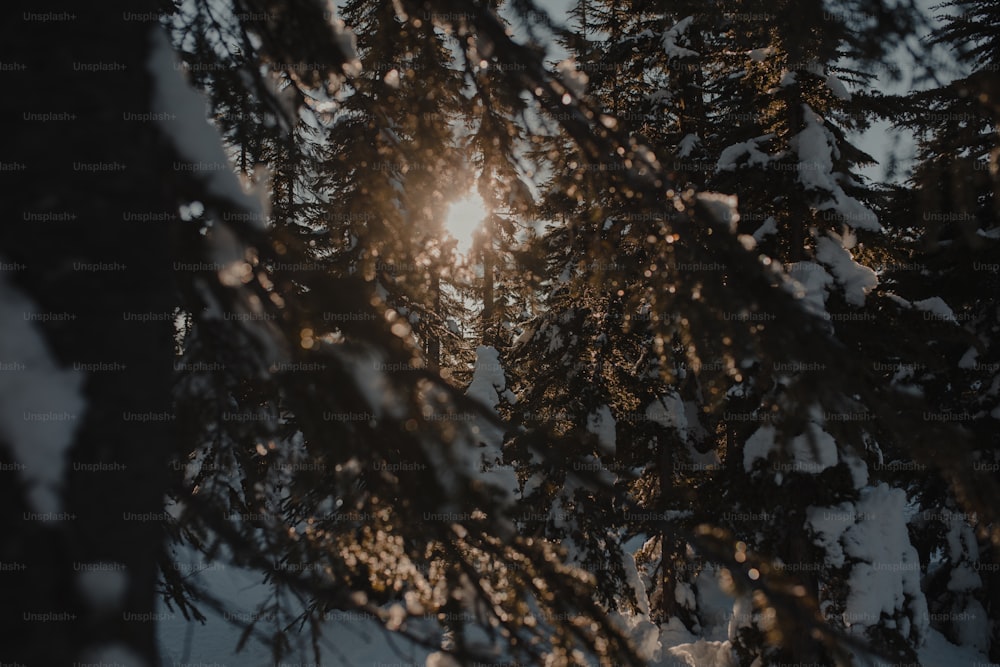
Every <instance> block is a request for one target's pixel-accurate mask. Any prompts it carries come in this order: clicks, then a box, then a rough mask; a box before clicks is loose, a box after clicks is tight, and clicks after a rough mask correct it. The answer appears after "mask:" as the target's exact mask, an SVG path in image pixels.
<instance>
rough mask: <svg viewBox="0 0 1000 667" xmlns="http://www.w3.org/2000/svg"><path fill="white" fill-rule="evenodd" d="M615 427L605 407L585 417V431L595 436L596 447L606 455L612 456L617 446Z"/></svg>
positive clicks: (609, 412)
mask: <svg viewBox="0 0 1000 667" xmlns="http://www.w3.org/2000/svg"><path fill="white" fill-rule="evenodd" d="M615 425H616V422H615V418H614V416H612V414H611V408H609V407H608V406H607V405H602V406H601V407H599V408H597V410H595V411H594V412H592V413H591V414H590V415H589V416H588V417H587V431H589V432H590V433H593V434H594V435H596V436H597V443H598V445H599V446H600V448H601V450H602V451H603V452H605V453H607V454H614V452H615V446H616V445H617V441H618V436H617V434H616V432H615Z"/></svg>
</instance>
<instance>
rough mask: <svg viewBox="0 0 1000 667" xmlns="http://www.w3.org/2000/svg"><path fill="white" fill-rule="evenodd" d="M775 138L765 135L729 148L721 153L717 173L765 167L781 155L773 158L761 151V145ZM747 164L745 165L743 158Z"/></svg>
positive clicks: (716, 168) (716, 166)
mask: <svg viewBox="0 0 1000 667" xmlns="http://www.w3.org/2000/svg"><path fill="white" fill-rule="evenodd" d="M773 138H774V135H773V134H765V135H762V136H759V137H756V138H754V139H749V140H747V141H742V142H740V143H738V144H733V145H732V146H728V147H726V148H725V149H723V151H722V152H721V153H719V160H718V162H717V163H716V165H715V170H716V171H733V170H735V169H736V167H738V166H746V167H765V166H767V164H768V163H769V162H770V161H771V160H773V159H776V158H778V157H780V155H775V156H771V155H768V154H767V153H765V152H763V151H762V150H760V144H761V143H763V142H765V141H770V140H771V139H773ZM744 156H746V162H745V163H743V157H744Z"/></svg>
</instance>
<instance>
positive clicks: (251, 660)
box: [157, 554, 430, 667]
mask: <svg viewBox="0 0 1000 667" xmlns="http://www.w3.org/2000/svg"><path fill="white" fill-rule="evenodd" d="M188 556H189V558H190V560H188V561H187V562H185V563H184V567H185V569H187V568H190V569H191V570H192V571H195V570H200V572H199V574H198V575H197V576H198V577H199V581H201V582H202V583H203V584H204V585H206V586H207V588H208V589H209V591H210V592H211V594H213V595H215V596H217V597H218V598H219V599H221V600H224V601H228V602H229V603H230V604H231V607H232V608H231V609H230V610H229V611H228V612H227V614H226V616H228V618H229V619H232V620H237V621H239V620H244V619H249V618H252V614H253V613H254V611H255V609H256V607H257V604H258V603H260V602H261V601H263V600H265V599H266V597H267V594H268V588H267V586H266V585H265V584H264V583H263V582H262V578H261V576H260V575H259V574H255V573H253V572H250V571H248V570H242V569H239V568H234V567H230V566H225V567H222V566H220V565H218V564H216V565H210V566H206V565H205V564H204V563H203V562H201V561H200V560H199V559H198V558H197V557H196V556H195V555H194V554H189V555H188ZM202 568H204V569H202ZM200 608H201V609H202V611H203V612H204V613H205V615H206V616H207V617H208V620H207V622H206V623H205V624H201V623H197V622H188V621H185V620H184V617H183V616H182V615H181V614H179V613H177V612H176V611H174V612H171V611H170V610H169V609H167V607H166V606H165V605H162V604H161V606H160V608H159V609H158V610H157V611H158V626H157V634H158V638H159V643H160V659H161V661H162V663H163V666H164V667H307V666H309V665H315V664H316V663H315V661H314V658H313V654H312V651H311V649H310V648H309V646H308V639H309V638H308V632H307V631H306V632H303V633H302V636H301V639H302V642H303V647H302V648H303V649H305V650H304V651H296V652H295V653H293V654H292V655H289V656H286V657H284V658H282V660H281V661H280V662H275V661H274V659H273V657H272V655H271V652H270V649H268V648H267V647H266V646H264V645H263V644H262V643H261V642H259V641H257V640H256V639H255V638H250V639H249V640H248V641H247V643H246V645H245V646H244V647H243V649H242V650H241V651H239V652H237V650H236V646H237V644H238V643H239V640H240V636H241V634H242V632H241V630H240V628H239V627H238V626H237V625H235V624H234V623H232V622H231V621H230V620H227V618H226V617H225V616H223V615H220V614H217V613H215V612H212V611H210V610H208V609H206V608H204V607H200ZM330 616H331V618H330V620H328V621H327V622H326V624H325V625H324V641H323V642H322V643H321V656H322V664H323V665H324V666H326V665H330V666H331V667H338V666H340V665H343V666H345V667H355V666H358V665H371V666H372V667H377V666H379V665H381V666H382V667H389V665H392V666H393V667H413V666H417V665H420V666H422V665H424V664H425V662H426V660H427V656H428V655H429V653H430V652H429V651H427V650H425V649H423V648H421V647H419V646H416V645H414V644H412V643H410V642H408V641H407V640H405V639H403V638H402V637H399V636H397V635H392V636H389V635H388V634H387V632H386V631H384V630H382V629H381V628H380V627H379V626H378V625H376V624H375V623H373V622H371V621H366V620H362V619H356V618H344V617H338V616H337V615H336V614H331V615H330ZM344 616H346V613H345V614H344ZM261 627H262V629H266V628H267V624H266V620H264V621H262V622H261ZM290 634H294V633H290ZM294 644H295V641H294V640H293V645H294Z"/></svg>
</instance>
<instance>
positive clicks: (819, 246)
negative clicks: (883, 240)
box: [816, 232, 878, 307]
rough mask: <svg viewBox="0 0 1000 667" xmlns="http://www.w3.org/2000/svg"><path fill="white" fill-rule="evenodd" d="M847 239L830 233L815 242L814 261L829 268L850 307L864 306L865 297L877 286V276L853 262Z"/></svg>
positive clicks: (865, 267)
mask: <svg viewBox="0 0 1000 667" xmlns="http://www.w3.org/2000/svg"><path fill="white" fill-rule="evenodd" d="M845 240H847V237H846V236H845V237H840V236H838V235H836V234H834V233H832V232H830V233H828V234H827V236H823V237H821V238H819V239H817V241H816V259H818V260H819V261H820V262H822V263H823V264H826V265H827V266H828V267H830V271H832V272H833V275H834V277H836V279H837V282H838V283H840V285H841V286H842V287H843V288H844V299H845V300H846V301H847V303H849V304H850V305H852V306H857V307H861V306H863V305H865V296H867V295H868V293H869V292H870V291H871V290H872V289H874V288H875V287H877V286H878V276H877V275H876V274H875V272H874V271H873V270H871V269H870V268H868V267H867V266H862V265H861V264H858V263H857V262H855V261H854V258H853V257H851V253H850V251H849V250H848V246H850V245H853V243H850V242H849V241H848V242H846V243H845Z"/></svg>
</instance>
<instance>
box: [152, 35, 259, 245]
mask: <svg viewBox="0 0 1000 667" xmlns="http://www.w3.org/2000/svg"><path fill="white" fill-rule="evenodd" d="M150 39H151V41H152V48H151V49H150V56H149V62H148V63H147V67H148V69H149V72H150V74H151V75H152V79H153V95H152V101H151V107H150V110H151V111H152V112H153V113H154V114H155V117H157V118H158V119H159V126H160V129H161V130H162V131H163V133H164V134H165V135H166V136H168V137H169V138H170V140H171V141H172V142H173V144H174V147H175V148H176V149H177V152H178V153H179V154H180V156H181V157H182V158H184V159H185V160H187V162H188V163H189V164H190V165H191V166H192V167H194V168H195V169H194V171H195V172H196V173H197V174H198V176H199V178H200V179H201V180H202V181H203V182H204V184H205V187H206V189H207V190H208V192H209V193H210V194H212V195H215V196H217V197H219V198H221V199H225V200H227V201H229V202H230V203H232V204H235V205H236V206H238V207H239V208H241V209H244V210H246V211H247V212H249V213H250V214H251V215H250V216H248V217H249V218H250V219H251V220H253V221H254V222H255V223H257V226H258V227H261V228H262V227H263V226H264V209H263V205H262V203H261V202H260V201H256V200H254V199H253V198H252V197H249V196H247V194H246V193H245V192H244V191H243V188H242V186H241V185H240V182H239V179H237V177H236V174H235V173H234V171H233V168H232V165H231V164H230V162H229V157H228V156H227V155H226V152H225V150H224V149H223V147H222V145H223V144H222V137H221V136H220V135H219V132H218V130H216V129H215V128H214V127H213V126H212V125H210V124H209V122H208V120H207V119H206V114H205V109H206V100H205V98H204V96H202V94H201V93H199V92H198V91H196V90H195V89H194V88H192V87H191V86H189V85H188V82H187V81H186V80H185V79H184V75H183V74H182V73H181V69H180V68H179V66H178V63H177V59H176V58H175V56H174V50H173V47H171V46H170V41H169V40H168V39H167V36H166V35H165V34H164V32H163V30H162V29H161V28H160V27H159V26H156V27H154V28H153V30H152V35H151V38H150Z"/></svg>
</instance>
